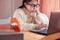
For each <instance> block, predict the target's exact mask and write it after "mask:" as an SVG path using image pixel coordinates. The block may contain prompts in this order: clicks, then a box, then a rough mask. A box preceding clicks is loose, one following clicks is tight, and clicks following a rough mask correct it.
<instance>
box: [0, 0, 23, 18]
mask: <svg viewBox="0 0 60 40" xmlns="http://www.w3.org/2000/svg"><path fill="white" fill-rule="evenodd" d="M21 1H22V0H0V19H5V18H8V17H10V16H12V14H13V13H14V11H15V10H16V9H17V8H18V7H19V6H20V5H21Z"/></svg>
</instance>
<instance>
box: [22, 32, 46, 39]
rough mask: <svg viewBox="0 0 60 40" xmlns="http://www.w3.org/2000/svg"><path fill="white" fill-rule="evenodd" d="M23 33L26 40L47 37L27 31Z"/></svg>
mask: <svg viewBox="0 0 60 40" xmlns="http://www.w3.org/2000/svg"><path fill="white" fill-rule="evenodd" d="M23 33H24V40H40V39H42V38H44V37H46V36H45V35H40V34H36V33H32V32H28V31H25V32H23Z"/></svg>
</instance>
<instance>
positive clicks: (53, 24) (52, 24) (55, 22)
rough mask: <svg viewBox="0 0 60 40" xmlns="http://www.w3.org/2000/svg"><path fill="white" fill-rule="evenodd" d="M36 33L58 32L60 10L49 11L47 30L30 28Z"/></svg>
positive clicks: (59, 30)
mask: <svg viewBox="0 0 60 40" xmlns="http://www.w3.org/2000/svg"><path fill="white" fill-rule="evenodd" d="M31 32H34V33H38V34H47V35H48V34H53V33H56V32H60V12H51V16H50V21H49V27H48V30H46V29H44V30H31Z"/></svg>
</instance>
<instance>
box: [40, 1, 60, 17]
mask: <svg viewBox="0 0 60 40" xmlns="http://www.w3.org/2000/svg"><path fill="white" fill-rule="evenodd" d="M59 2H60V0H40V3H41V12H43V13H45V14H46V15H47V16H48V17H49V18H50V13H51V11H56V10H59V9H60V8H59V6H60V4H59Z"/></svg>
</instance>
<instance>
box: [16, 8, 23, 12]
mask: <svg viewBox="0 0 60 40" xmlns="http://www.w3.org/2000/svg"><path fill="white" fill-rule="evenodd" d="M15 11H16V12H23V9H22V8H18V9H16V10H15Z"/></svg>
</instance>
